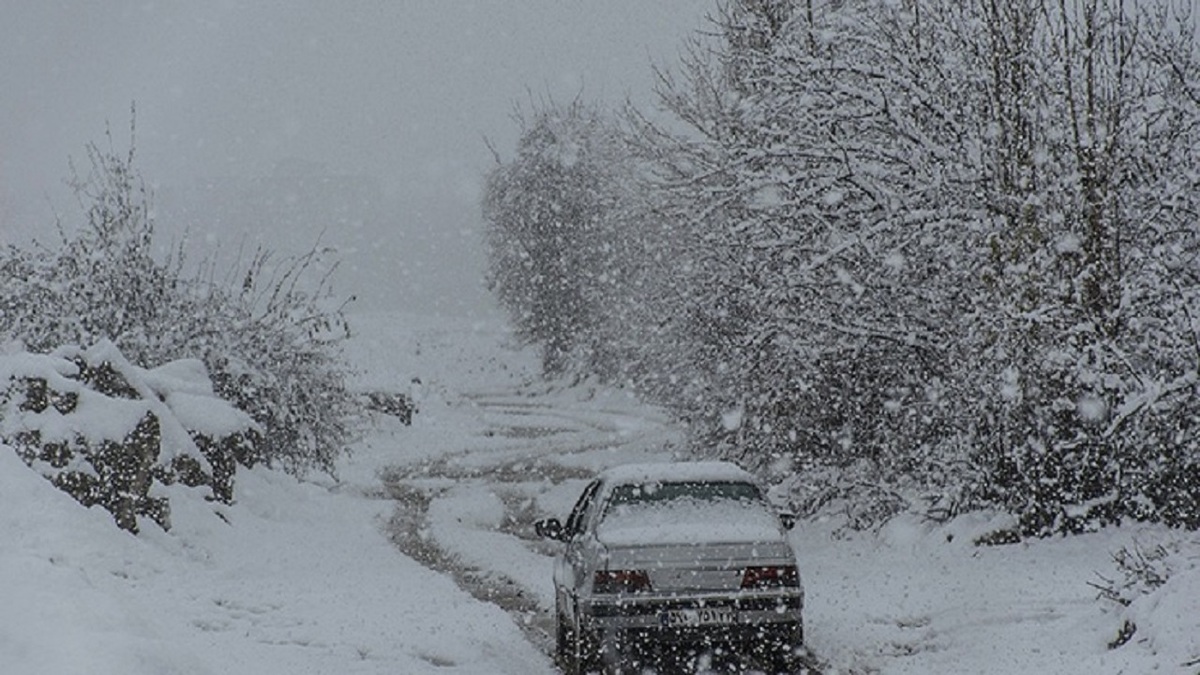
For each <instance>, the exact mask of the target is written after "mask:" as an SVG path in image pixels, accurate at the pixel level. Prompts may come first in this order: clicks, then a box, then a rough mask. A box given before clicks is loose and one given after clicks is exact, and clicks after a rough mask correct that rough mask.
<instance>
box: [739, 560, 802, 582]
mask: <svg viewBox="0 0 1200 675" xmlns="http://www.w3.org/2000/svg"><path fill="white" fill-rule="evenodd" d="M799 585H800V572H799V571H798V570H797V569H796V566H795V565H770V566H766V567H747V568H746V572H745V573H744V574H743V575H742V588H778V587H781V586H793V587H794V586H799Z"/></svg>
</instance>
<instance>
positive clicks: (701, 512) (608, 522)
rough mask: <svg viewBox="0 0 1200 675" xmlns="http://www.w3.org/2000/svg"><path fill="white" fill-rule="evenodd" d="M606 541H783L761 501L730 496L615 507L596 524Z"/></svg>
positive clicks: (611, 543) (622, 543) (625, 543)
mask: <svg viewBox="0 0 1200 675" xmlns="http://www.w3.org/2000/svg"><path fill="white" fill-rule="evenodd" d="M596 536H597V538H599V539H600V541H601V542H603V543H604V544H606V545H609V546H638V545H647V546H649V545H655V544H717V543H766V542H776V541H783V540H784V535H783V530H782V529H781V528H780V525H779V520H778V519H777V518H776V517H775V515H774V514H772V513H771V512H770V511H769V510H768V509H767V507H766V505H764V504H762V503H758V502H742V501H734V500H721V501H698V500H675V501H670V502H664V503H651V504H627V505H621V506H617V507H614V508H613V509H612V510H611V511H609V512H608V513H606V514H605V516H604V518H603V520H602V521H601V522H600V523H599V524H598V525H597V527H596Z"/></svg>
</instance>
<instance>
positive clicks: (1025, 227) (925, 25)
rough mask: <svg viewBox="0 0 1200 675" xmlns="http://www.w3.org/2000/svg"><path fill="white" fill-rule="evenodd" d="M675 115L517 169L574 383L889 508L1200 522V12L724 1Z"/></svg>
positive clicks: (533, 250)
mask: <svg viewBox="0 0 1200 675" xmlns="http://www.w3.org/2000/svg"><path fill="white" fill-rule="evenodd" d="M710 18H711V23H712V26H711V28H712V30H709V31H705V32H703V33H699V34H697V36H696V37H695V38H694V39H693V40H692V41H691V42H690V44H689V46H688V49H687V50H686V53H685V57H684V58H683V60H682V63H681V65H680V66H679V67H678V68H676V69H674V70H663V71H660V72H658V73H657V75H658V85H659V86H658V93H659V100H660V103H661V107H662V109H663V111H665V112H666V113H667V115H666V116H665V119H664V118H663V117H662V116H652V115H650V114H648V113H646V112H645V111H640V110H637V109H633V108H628V109H625V110H621V111H617V112H615V113H614V112H609V111H607V110H604V109H602V108H600V107H598V106H594V105H590V104H588V103H586V102H583V101H575V102H572V103H570V104H566V105H563V104H555V103H549V104H545V105H543V106H541V107H540V108H538V109H536V110H534V111H532V112H530V113H529V114H528V115H527V116H526V117H525V118H524V119H522V120H521V123H522V132H523V133H522V136H521V139H520V142H519V144H518V146H517V149H516V155H515V156H514V157H513V158H512V159H511V160H509V161H506V162H503V163H501V164H500V165H499V166H497V167H496V168H495V169H494V170H493V171H492V173H491V175H490V176H489V181H488V184H487V191H486V194H485V196H484V201H483V207H484V213H485V216H486V221H487V224H488V237H489V245H490V272H489V275H490V276H489V279H490V283H491V286H492V288H493V290H494V291H495V293H496V295H497V297H498V298H499V299H500V301H501V303H502V304H503V305H504V306H505V307H506V308H507V309H508V310H509V311H510V313H511V315H512V317H513V321H514V323H515V325H516V328H517V331H518V333H519V334H520V335H521V336H522V337H524V338H525V339H527V340H529V341H530V342H533V343H537V344H539V345H541V347H542V348H543V350H544V354H545V360H544V364H545V367H546V370H547V372H549V373H561V372H567V371H573V372H578V373H594V374H597V375H599V376H600V377H603V378H604V379H606V380H607V381H610V382H614V383H619V384H622V385H626V386H629V387H632V388H634V389H636V390H637V391H639V392H640V393H642V394H643V395H644V396H646V397H647V398H648V399H649V400H652V401H655V402H658V403H660V404H662V405H665V406H667V407H668V408H669V409H671V410H672V411H674V413H675V414H676V415H678V416H679V418H680V419H682V420H685V421H687V422H688V424H689V427H690V429H691V431H692V435H693V438H694V441H695V446H696V448H697V449H698V451H699V452H702V453H713V454H719V455H722V456H726V457H734V458H737V459H740V460H741V461H743V462H745V463H748V464H751V465H755V466H758V467H761V468H764V469H768V470H775V471H780V472H783V473H784V474H789V475H794V476H795V478H794V479H793V480H792V481H791V483H792V484H793V485H794V493H793V494H794V497H795V498H796V499H797V500H798V502H799V503H800V504H801V505H802V506H804V507H806V508H808V509H816V508H819V507H822V506H825V507H829V506H833V505H840V506H843V507H844V508H845V509H846V510H847V512H848V513H849V514H850V516H851V519H852V522H856V523H860V524H864V525H865V524H868V523H873V522H878V520H879V519H880V518H883V517H887V516H888V515H890V514H892V513H895V512H897V511H898V510H900V509H904V508H910V507H913V506H917V505H920V506H923V507H924V508H925V509H927V511H928V512H929V513H931V514H937V515H941V516H947V517H948V516H952V515H954V514H957V513H960V512H963V511H965V510H972V509H978V508H1001V509H1005V510H1008V511H1010V512H1012V513H1015V514H1017V515H1018V516H1019V517H1020V523H1021V526H1020V529H1021V531H1022V533H1024V534H1027V535H1044V534H1048V533H1053V532H1079V531H1083V530H1088V529H1093V528H1096V527H1099V526H1103V525H1104V524H1107V523H1112V522H1116V521H1120V520H1122V519H1129V518H1132V519H1139V520H1148V521H1161V522H1165V523H1169V524H1172V525H1181V526H1186V527H1189V528H1193V529H1194V528H1197V527H1200V391H1198V389H1197V386H1198V382H1197V372H1198V368H1200V334H1198V331H1200V54H1198V53H1197V45H1196V40H1195V35H1196V30H1197V25H1196V18H1195V17H1194V16H1193V15H1192V14H1191V5H1190V3H1185V2H1169V1H1167V0H1153V1H1144V2H1134V1H1131V0H1129V1H1122V0H1013V1H1011V2H989V1H987V0H967V1H965V2H961V1H951V0H900V1H891V0H838V1H834V0H825V1H822V0H725V1H724V2H722V3H720V4H719V5H718V7H717V9H716V10H715V12H714V13H713V15H712V16H711V17H710Z"/></svg>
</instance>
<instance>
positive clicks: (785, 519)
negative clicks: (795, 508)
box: [779, 511, 796, 530]
mask: <svg viewBox="0 0 1200 675" xmlns="http://www.w3.org/2000/svg"><path fill="white" fill-rule="evenodd" d="M779 523H780V524H781V525H783V529H785V530H790V529H792V528H793V527H795V526H796V514H794V513H790V512H787V511H784V512H783V513H780V514H779Z"/></svg>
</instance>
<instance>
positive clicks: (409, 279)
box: [0, 0, 710, 315]
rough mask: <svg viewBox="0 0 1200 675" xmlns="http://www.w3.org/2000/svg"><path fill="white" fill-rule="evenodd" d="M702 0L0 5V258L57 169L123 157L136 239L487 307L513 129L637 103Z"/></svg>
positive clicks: (53, 207)
mask: <svg viewBox="0 0 1200 675" xmlns="http://www.w3.org/2000/svg"><path fill="white" fill-rule="evenodd" d="M709 8H710V3H708V2H705V1H703V0H656V1H655V2H645V1H644V0H603V1H601V0H587V1H582V0H576V1H570V2H568V1H565V0H520V1H519V2H513V1H511V0H475V1H466V0H454V1H448V0H436V1H435V0H404V1H403V2H391V1H384V0H373V1H363V2H356V3H353V4H342V3H338V4H332V3H321V2H283V1H281V0H265V1H263V0H256V1H254V2H250V1H244V0H218V1H216V2H210V3H190V2H152V1H144V0H143V1H133V0H116V1H113V2H105V3H92V2H85V1H83V0H62V1H46V2H40V1H39V2H9V3H5V6H4V7H3V9H0V92H3V95H2V96H0V244H9V243H15V244H22V245H24V244H27V243H29V242H31V241H40V242H47V243H54V242H55V241H57V236H58V235H57V233H56V230H55V223H56V219H57V220H59V221H61V223H62V224H63V226H64V227H66V228H68V229H71V228H73V227H74V226H75V225H76V224H77V223H78V222H79V221H80V216H79V213H80V211H79V207H78V205H77V203H76V201H75V199H74V196H73V195H72V192H71V189H70V188H69V187H68V186H67V184H66V182H67V180H68V179H69V178H70V176H71V169H70V162H72V161H73V162H74V165H75V166H76V168H77V169H78V171H80V172H81V173H86V170H87V167H88V162H87V159H86V153H85V146H86V144H88V143H90V142H95V143H97V144H98V145H100V146H101V147H102V148H104V147H107V144H108V141H107V140H106V138H105V133H106V130H111V135H112V142H113V147H114V148H115V149H117V150H118V151H124V150H125V149H127V148H128V147H129V142H130V137H129V133H130V129H129V128H130V108H131V105H133V104H136V109H137V112H136V141H135V144H136V154H137V159H136V162H135V165H136V166H137V167H138V168H139V169H140V171H141V173H142V175H143V177H144V178H145V180H146V181H147V183H148V184H149V185H150V187H151V188H152V190H153V191H154V194H155V205H156V214H155V215H156V221H157V227H158V229H157V235H158V243H159V245H161V246H162V247H163V248H164V250H165V249H166V248H168V247H173V246H178V245H179V244H180V242H186V250H187V252H188V255H189V258H193V259H198V258H202V257H206V256H212V255H216V256H217V259H218V260H226V261H232V260H233V259H234V258H235V257H236V256H238V255H239V253H238V252H239V251H242V253H241V255H242V257H243V258H244V257H245V256H247V255H249V253H250V252H252V250H253V248H254V247H256V246H258V245H260V244H262V245H266V246H267V247H269V248H272V249H274V250H276V251H277V252H279V253H280V254H283V255H297V254H301V253H304V252H306V251H308V250H310V249H311V248H312V247H313V246H314V245H316V244H317V242H318V238H319V240H320V243H321V245H322V246H325V247H329V248H330V249H331V251H330V254H329V256H327V257H326V261H327V262H328V261H332V260H335V259H337V260H340V261H341V263H340V264H341V267H340V269H339V271H338V273H337V276H336V277H335V281H334V287H335V290H336V291H337V293H338V294H339V295H343V296H349V295H354V296H356V298H357V301H356V303H355V304H354V305H353V307H355V308H358V309H401V310H406V311H417V312H425V313H440V314H457V315H473V314H478V313H491V312H493V311H495V309H494V307H495V305H494V303H493V302H492V300H491V299H490V298H489V297H488V295H487V293H486V291H485V289H484V288H483V284H482V270H483V246H482V239H481V236H480V235H481V232H480V228H481V217H480V209H479V191H480V189H481V185H482V181H483V177H484V175H485V173H486V172H487V171H488V170H489V168H491V167H492V166H494V163H495V159H494V158H493V156H492V154H491V151H490V150H489V149H488V146H487V143H486V142H485V139H487V140H490V141H491V143H492V144H493V145H494V147H495V148H496V149H497V150H498V151H499V152H500V153H501V155H502V156H503V157H505V158H508V157H511V153H512V151H513V148H514V146H515V143H516V139H517V135H518V132H519V127H518V125H517V124H516V123H515V122H514V120H513V117H512V116H513V113H514V111H515V110H517V109H518V108H519V107H524V108H525V109H528V108H529V107H530V101H537V100H541V99H543V98H553V99H555V100H560V101H567V100H570V99H572V98H574V97H575V96H577V95H583V96H584V97H586V98H587V99H589V100H597V101H605V102H610V103H612V104H618V103H619V102H620V101H622V100H623V99H625V98H626V97H628V98H630V99H631V100H633V101H634V102H635V103H637V104H638V105H639V106H642V107H648V106H650V105H651V104H652V102H653V95H652V86H653V79H654V77H653V73H652V70H651V65H652V64H658V65H670V64H671V63H672V62H673V61H674V59H675V58H676V56H677V53H678V49H679V47H680V44H681V42H682V41H683V40H684V39H685V38H686V36H687V35H688V34H689V33H691V32H692V31H694V30H696V29H697V28H699V27H701V26H702V25H703V22H704V14H705V12H706V11H708V10H709Z"/></svg>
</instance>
